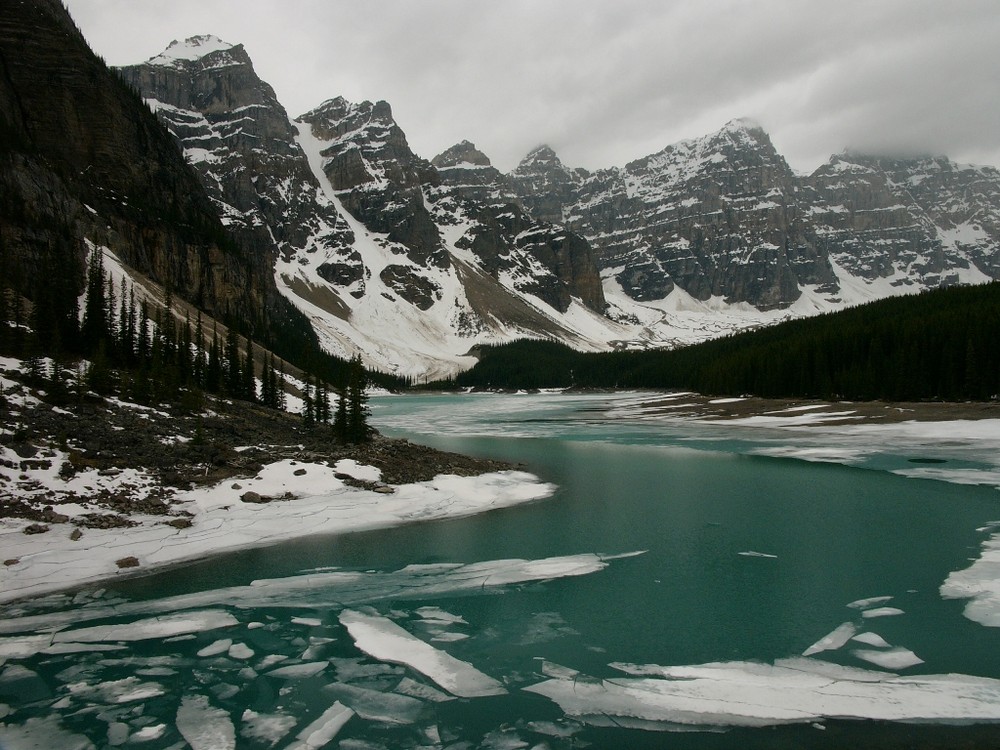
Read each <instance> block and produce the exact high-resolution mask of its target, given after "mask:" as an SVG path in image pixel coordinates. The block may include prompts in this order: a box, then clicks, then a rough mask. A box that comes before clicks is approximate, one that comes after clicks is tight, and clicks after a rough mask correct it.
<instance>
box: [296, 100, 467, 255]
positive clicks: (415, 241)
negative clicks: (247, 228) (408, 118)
mask: <svg viewBox="0 0 1000 750" xmlns="http://www.w3.org/2000/svg"><path fill="white" fill-rule="evenodd" d="M298 119H299V121H300V122H302V123H306V124H308V125H309V127H310V128H311V129H312V134H313V136H314V137H316V138H318V139H320V140H321V141H324V142H327V143H328V145H327V147H326V148H325V149H324V151H323V157H324V159H325V163H324V166H323V170H324V172H325V173H326V176H327V177H328V178H329V180H330V184H331V185H333V187H334V189H336V190H337V191H338V195H339V198H340V200H341V202H342V203H343V205H344V208H346V209H347V210H348V211H350V213H351V214H352V215H353V216H354V217H355V218H357V219H358V220H359V221H361V222H362V223H363V224H364V225H365V226H366V227H367V228H368V229H369V230H371V231H373V232H378V233H382V234H385V235H386V237H387V238H388V239H389V240H390V241H391V242H398V243H399V244H401V245H403V246H404V247H406V248H407V251H408V252H407V256H408V257H409V259H410V260H412V261H413V262H414V263H417V264H419V265H422V266H435V267H437V268H447V267H448V266H449V265H450V258H449V255H448V252H447V251H446V250H445V248H444V244H443V242H442V240H441V235H440V232H439V231H438V228H437V226H436V225H435V224H434V220H433V219H432V217H431V215H430V213H429V212H428V211H427V209H426V207H425V206H424V196H423V187H424V186H434V185H437V184H438V182H439V177H438V174H437V170H436V169H434V167H433V165H431V163H430V162H428V161H426V160H425V159H421V158H420V157H419V156H417V155H416V154H414V153H413V151H411V150H410V146H409V144H408V143H407V141H406V135H405V134H404V133H403V131H402V129H401V128H400V127H399V125H397V124H396V121H395V120H394V119H393V117H392V110H391V108H390V107H389V105H388V104H387V103H386V102H383V101H380V102H376V103H374V104H373V103H372V102H368V101H365V102H361V103H360V104H353V103H351V102H348V101H346V100H345V99H344V98H343V97H337V98H336V99H331V100H329V101H327V102H324V103H323V104H322V105H320V106H319V107H317V108H316V109H314V110H312V111H311V112H309V113H307V114H305V115H302V117H300V118H298Z"/></svg>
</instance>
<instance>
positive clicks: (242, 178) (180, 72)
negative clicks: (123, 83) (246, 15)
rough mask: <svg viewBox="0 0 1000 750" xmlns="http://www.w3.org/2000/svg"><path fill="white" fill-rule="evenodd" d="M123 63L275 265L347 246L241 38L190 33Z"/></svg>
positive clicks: (233, 223)
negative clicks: (141, 59) (143, 58)
mask: <svg viewBox="0 0 1000 750" xmlns="http://www.w3.org/2000/svg"><path fill="white" fill-rule="evenodd" d="M120 72H121V75H122V76H123V77H124V78H125V79H126V80H127V81H129V82H130V83H132V84H133V85H134V86H135V87H136V88H137V89H138V90H139V91H140V92H141V93H142V95H143V97H144V98H146V99H147V101H148V102H149V103H150V106H151V107H153V108H154V109H155V110H156V113H157V115H158V117H159V118H160V119H161V120H162V121H163V123H164V124H165V125H166V126H167V128H168V129H169V130H170V132H171V133H173V134H174V136H175V137H176V138H177V140H178V141H179V142H180V144H181V146H182V147H183V148H184V149H185V152H186V153H187V154H188V159H189V161H190V162H191V164H192V166H193V167H194V168H195V169H196V170H197V171H198V172H199V173H200V175H201V177H202V183H203V185H204V186H205V189H206V190H207V191H208V194H209V196H210V197H211V198H212V200H213V202H214V203H215V204H216V206H217V208H218V211H219V213H220V215H221V217H222V222H223V224H224V225H225V226H226V228H227V229H228V230H229V231H230V232H232V233H234V234H235V235H236V236H238V237H239V238H240V240H241V241H242V244H244V245H245V246H247V247H249V248H252V250H253V252H254V253H255V255H256V256H260V257H262V258H266V259H269V261H270V264H272V265H273V261H274V259H275V258H276V257H279V256H282V257H285V258H290V257H291V256H293V255H294V254H296V253H298V252H310V251H315V250H316V249H318V248H322V249H324V250H328V251H332V252H333V254H334V255H336V254H337V251H343V252H342V253H341V254H345V255H346V254H349V251H348V248H349V246H350V244H351V242H352V241H353V235H352V234H351V231H350V229H349V228H348V227H347V225H346V223H345V222H344V221H343V219H342V217H340V216H339V214H338V212H337V210H336V208H335V207H334V206H333V205H332V204H331V203H330V202H329V201H327V200H324V199H323V194H322V190H321V188H320V185H319V184H318V182H317V181H316V179H315V176H314V175H313V174H312V172H311V170H310V169H309V165H308V163H307V161H306V157H305V155H304V154H303V153H302V150H301V149H300V148H299V147H298V146H297V144H296V141H295V137H296V131H295V129H294V128H293V127H292V124H291V122H290V120H289V117H288V113H287V112H286V111H285V109H284V107H282V106H281V104H280V103H279V102H278V100H277V98H276V97H275V94H274V90H273V89H272V88H271V87H270V86H269V85H268V84H267V83H266V82H264V81H262V80H261V79H260V78H259V77H258V76H257V74H256V72H255V71H254V69H253V65H252V63H251V61H250V57H249V56H248V55H247V53H246V51H245V50H244V49H243V47H242V45H235V46H234V45H229V44H226V43H225V42H223V41H222V40H220V39H218V38H216V37H210V36H203V37H192V38H190V39H187V40H185V41H184V42H174V43H173V44H171V45H170V47H168V48H167V50H165V51H164V52H163V53H162V54H160V55H158V56H157V57H154V58H151V59H150V60H149V61H147V62H145V63H142V64H141V65H132V66H128V67H124V68H121V69H120ZM337 260H339V261H341V262H346V261H347V258H346V257H345V258H338V259H337ZM355 271H356V269H355Z"/></svg>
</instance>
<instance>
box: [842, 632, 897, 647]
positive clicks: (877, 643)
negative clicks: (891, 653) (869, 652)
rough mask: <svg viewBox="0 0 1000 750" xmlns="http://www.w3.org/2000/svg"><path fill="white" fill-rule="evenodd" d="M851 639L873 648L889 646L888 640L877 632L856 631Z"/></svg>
mask: <svg viewBox="0 0 1000 750" xmlns="http://www.w3.org/2000/svg"><path fill="white" fill-rule="evenodd" d="M851 640H852V641H857V642H858V643H863V644H865V645H866V646H874V647H875V648H891V645H890V644H889V642H888V641H886V640H885V638H883V637H882V636H880V635H879V634H878V633H858V634H857V635H856V636H854V637H853V638H851Z"/></svg>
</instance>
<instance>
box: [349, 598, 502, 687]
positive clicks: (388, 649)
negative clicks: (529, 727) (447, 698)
mask: <svg viewBox="0 0 1000 750" xmlns="http://www.w3.org/2000/svg"><path fill="white" fill-rule="evenodd" d="M340 622H341V623H342V624H343V625H344V627H345V628H347V631H348V632H349V633H350V634H351V637H352V638H353V639H354V642H355V644H356V645H357V647H358V648H359V649H361V650H362V651H364V652H365V653H366V654H368V655H369V656H372V657H374V658H376V659H379V660H381V661H388V662H392V663H394V664H403V665H405V666H408V667H410V668H411V669H415V670H416V671H417V672H420V673H421V674H423V675H425V676H426V677H429V678H430V679H431V680H433V681H434V682H436V683H437V684H438V685H439V686H440V687H442V688H444V689H445V690H447V691H448V692H450V693H452V694H453V695H457V696H459V697H461V698H477V697H481V696H487V695H504V694H505V693H506V692H507V691H506V690H505V689H504V687H503V686H502V685H501V684H500V683H499V682H497V681H496V680H494V679H493V678H492V677H490V676H488V675H486V674H483V673H482V672H480V671H479V670H478V669H476V668H475V667H473V666H472V665H471V664H469V663H467V662H464V661H461V660H459V659H456V658H455V657H453V656H451V655H450V654H448V653H446V652H444V651H439V650H438V649H436V648H434V647H433V646H431V645H429V644H427V643H424V642H423V641H422V640H420V639H419V638H417V637H415V636H413V635H411V634H410V633H408V632H407V631H405V630H403V628H401V627H400V626H399V625H397V624H396V623H394V622H393V621H392V620H389V619H388V618H386V617H380V616H377V615H366V614H362V613H361V612H357V611H355V610H350V609H345V610H344V611H343V612H341V613H340Z"/></svg>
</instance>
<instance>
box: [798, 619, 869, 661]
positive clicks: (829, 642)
mask: <svg viewBox="0 0 1000 750" xmlns="http://www.w3.org/2000/svg"><path fill="white" fill-rule="evenodd" d="M857 632H858V628H857V626H855V625H854V623H852V622H845V623H843V624H842V625H838V626H837V628H836V629H835V630H834V631H833V632H832V633H830V634H829V635H825V636H823V637H822V638H820V639H819V640H818V641H816V642H815V643H814V644H813V645H811V646H810V647H809V648H807V649H806V650H805V651H803V652H802V655H803V656H812V655H813V654H818V653H820V652H822V651H836V650H837V649H838V648H840V647H841V646H843V645H844V644H845V643H847V642H848V641H849V640H851V638H852V637H854V634H855V633H857Z"/></svg>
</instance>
